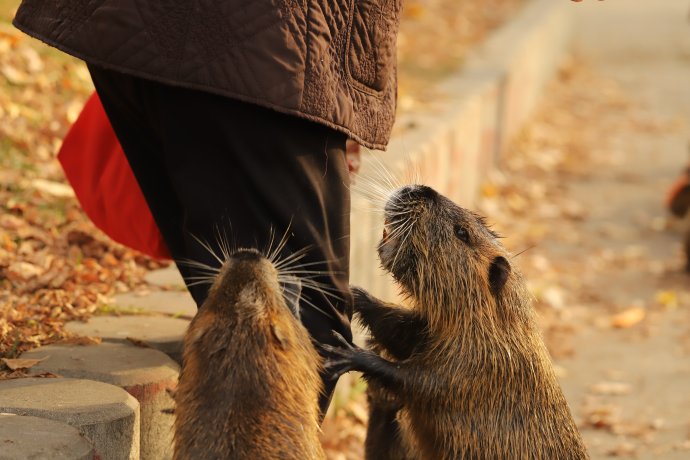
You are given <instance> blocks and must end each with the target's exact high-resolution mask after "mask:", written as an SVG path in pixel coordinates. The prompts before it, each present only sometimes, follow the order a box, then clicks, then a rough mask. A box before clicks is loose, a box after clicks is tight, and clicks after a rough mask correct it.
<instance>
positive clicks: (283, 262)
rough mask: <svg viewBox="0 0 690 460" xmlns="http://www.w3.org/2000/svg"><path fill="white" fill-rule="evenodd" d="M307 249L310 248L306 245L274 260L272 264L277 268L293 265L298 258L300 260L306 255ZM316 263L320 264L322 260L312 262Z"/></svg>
mask: <svg viewBox="0 0 690 460" xmlns="http://www.w3.org/2000/svg"><path fill="white" fill-rule="evenodd" d="M309 249H311V247H306V248H303V249H300V250H299V251H295V252H293V253H292V254H289V255H287V256H285V257H283V258H282V259H278V260H276V261H275V262H274V265H275V267H276V268H277V269H279V270H282V269H284V268H287V267H290V266H293V265H295V264H297V263H298V262H299V261H300V260H302V259H304V258H305V257H306V255H307V252H308V251H309ZM269 260H270V259H269ZM317 263H319V264H320V263H322V262H315V263H313V264H317ZM299 266H303V265H302V264H300V265H299Z"/></svg>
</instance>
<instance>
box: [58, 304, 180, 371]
mask: <svg viewBox="0 0 690 460" xmlns="http://www.w3.org/2000/svg"><path fill="white" fill-rule="evenodd" d="M188 325H189V321H188V320H184V319H179V318H170V317H166V316H145V315H134V316H94V317H93V318H91V319H90V320H89V321H88V322H86V323H83V322H80V321H71V322H69V323H67V324H66V325H65V329H66V330H67V331H69V332H72V333H75V334H79V335H87V336H97V337H102V338H103V339H104V340H105V341H110V342H112V341H117V342H128V340H127V338H128V337H131V338H134V339H137V340H142V341H144V342H145V343H147V344H148V345H150V346H151V347H152V348H154V349H156V350H159V351H162V352H163V353H165V354H166V355H168V356H170V357H171V358H172V359H173V360H175V361H176V362H177V363H181V362H182V341H183V338H184V333H185V332H186V331H187V326H188Z"/></svg>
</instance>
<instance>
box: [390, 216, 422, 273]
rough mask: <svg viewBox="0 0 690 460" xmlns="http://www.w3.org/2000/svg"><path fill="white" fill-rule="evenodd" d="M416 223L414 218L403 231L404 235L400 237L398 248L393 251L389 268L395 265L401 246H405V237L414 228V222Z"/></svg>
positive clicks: (408, 235) (406, 237)
mask: <svg viewBox="0 0 690 460" xmlns="http://www.w3.org/2000/svg"><path fill="white" fill-rule="evenodd" d="M416 223H417V221H416V220H415V221H413V222H411V223H410V224H409V225H408V226H407V232H406V233H405V236H404V237H403V238H402V240H401V242H400V244H399V245H398V250H397V251H396V252H395V257H394V258H393V262H392V263H391V268H392V267H395V263H396V262H397V260H398V256H399V255H400V253H401V252H402V248H403V247H404V246H405V242H407V239H408V238H409V237H410V235H411V234H412V229H413V228H414V224H416Z"/></svg>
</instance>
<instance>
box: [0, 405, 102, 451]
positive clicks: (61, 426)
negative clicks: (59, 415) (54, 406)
mask: <svg viewBox="0 0 690 460" xmlns="http://www.w3.org/2000/svg"><path fill="white" fill-rule="evenodd" d="M0 446H2V448H1V449H0V460H36V459H41V458H50V459H51V460H94V459H95V458H96V457H95V455H96V451H95V450H94V448H93V447H92V446H91V444H89V442H88V441H87V440H86V439H84V437H83V436H82V435H80V434H79V431H78V430H77V429H76V428H74V427H71V426H69V425H67V424H66V423H61V422H56V421H54V420H48V419H45V418H38V417H27V416H21V415H16V414H0Z"/></svg>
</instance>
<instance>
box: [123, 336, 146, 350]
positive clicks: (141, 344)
mask: <svg viewBox="0 0 690 460" xmlns="http://www.w3.org/2000/svg"><path fill="white" fill-rule="evenodd" d="M127 340H128V341H129V342H131V343H132V345H135V346H137V347H141V348H151V345H149V344H148V343H146V342H144V341H143V340H141V339H135V338H134V337H127Z"/></svg>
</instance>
